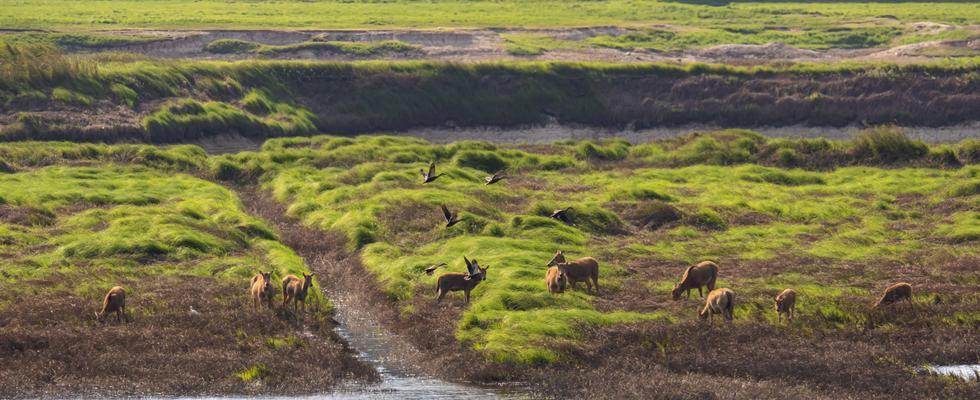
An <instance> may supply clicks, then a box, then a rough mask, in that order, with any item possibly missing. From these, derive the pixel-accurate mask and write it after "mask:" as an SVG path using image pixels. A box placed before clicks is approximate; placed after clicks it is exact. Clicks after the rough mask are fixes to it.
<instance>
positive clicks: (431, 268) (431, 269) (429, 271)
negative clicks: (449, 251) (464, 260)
mask: <svg viewBox="0 0 980 400" xmlns="http://www.w3.org/2000/svg"><path fill="white" fill-rule="evenodd" d="M446 265H448V264H446V263H439V264H435V265H430V266H429V267H428V268H426V269H425V274H426V275H432V274H433V273H435V272H436V270H437V269H439V268H442V267H445V266H446Z"/></svg>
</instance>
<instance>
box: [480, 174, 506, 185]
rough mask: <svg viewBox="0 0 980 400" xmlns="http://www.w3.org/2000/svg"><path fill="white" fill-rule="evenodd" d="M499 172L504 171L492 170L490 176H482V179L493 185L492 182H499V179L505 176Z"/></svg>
mask: <svg viewBox="0 0 980 400" xmlns="http://www.w3.org/2000/svg"><path fill="white" fill-rule="evenodd" d="M501 172H504V171H503V170H500V171H497V172H494V173H493V175H490V176H488V177H486V178H483V181H484V182H486V183H487V185H493V184H494V183H497V182H500V181H502V180H504V179H506V178H507V176H504V175H503V174H501Z"/></svg>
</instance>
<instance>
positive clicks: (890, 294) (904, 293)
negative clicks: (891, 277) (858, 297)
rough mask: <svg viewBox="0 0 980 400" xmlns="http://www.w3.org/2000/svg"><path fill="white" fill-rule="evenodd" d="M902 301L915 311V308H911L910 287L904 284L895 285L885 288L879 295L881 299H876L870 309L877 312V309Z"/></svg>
mask: <svg viewBox="0 0 980 400" xmlns="http://www.w3.org/2000/svg"><path fill="white" fill-rule="evenodd" d="M902 300H905V301H907V302H908V303H909V308H911V309H912V310H913V311H914V310H915V307H913V306H912V285H910V284H908V283H905V282H900V283H896V284H894V285H891V286H889V287H888V288H886V289H885V292H884V293H882V294H881V298H880V299H878V302H876V303H875V305H873V306H871V309H872V310H877V309H878V307H881V306H887V305H890V304H894V303H897V302H899V301H902Z"/></svg>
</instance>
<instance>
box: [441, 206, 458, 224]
mask: <svg viewBox="0 0 980 400" xmlns="http://www.w3.org/2000/svg"><path fill="white" fill-rule="evenodd" d="M442 216H443V218H445V219H446V228H448V227H450V226H453V225H456V223H457V222H459V214H457V213H454V212H451V211H449V209H448V208H446V206H445V205H444V206H442Z"/></svg>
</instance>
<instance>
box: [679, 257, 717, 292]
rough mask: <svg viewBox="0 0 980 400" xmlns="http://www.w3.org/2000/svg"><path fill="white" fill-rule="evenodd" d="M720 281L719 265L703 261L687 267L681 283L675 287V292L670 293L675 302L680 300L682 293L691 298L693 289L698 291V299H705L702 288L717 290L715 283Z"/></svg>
mask: <svg viewBox="0 0 980 400" xmlns="http://www.w3.org/2000/svg"><path fill="white" fill-rule="evenodd" d="M716 280H718V264H715V263H713V262H711V261H701V262H700V263H698V264H697V265H692V266H690V267H687V269H686V270H685V271H684V275H683V276H682V277H681V282H680V283H678V284H676V285H674V290H673V291H671V292H670V295H671V297H672V298H673V299H674V300H680V298H681V293H682V292H687V298H689V299H690V298H691V289H695V288H696V289H698V297H701V298H703V297H704V293H703V292H701V287H702V286H707V287H708V291H709V292H710V291H712V290H715V281H716Z"/></svg>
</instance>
